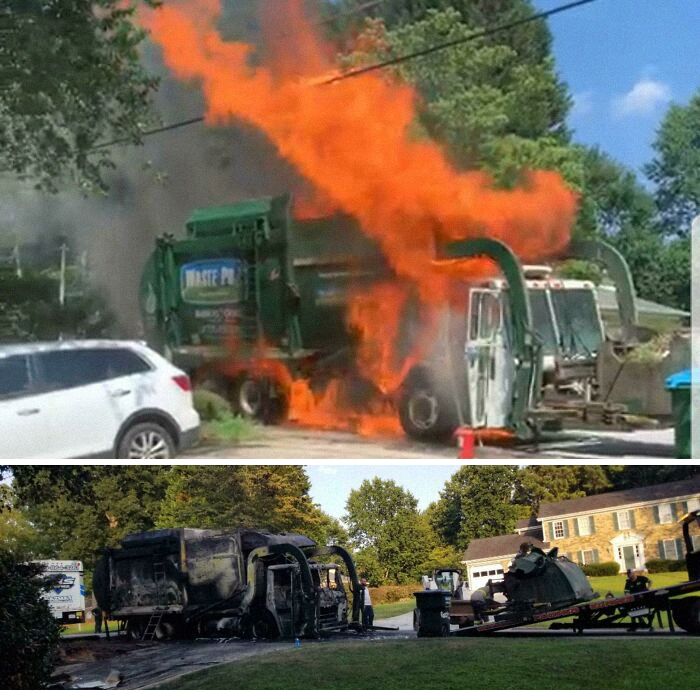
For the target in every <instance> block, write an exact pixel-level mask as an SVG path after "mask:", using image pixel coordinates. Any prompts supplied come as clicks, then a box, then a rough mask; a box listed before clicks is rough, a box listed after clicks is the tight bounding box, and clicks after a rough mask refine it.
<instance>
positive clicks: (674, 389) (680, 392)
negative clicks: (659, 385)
mask: <svg viewBox="0 0 700 690" xmlns="http://www.w3.org/2000/svg"><path fill="white" fill-rule="evenodd" d="M698 376H700V372H698V371H696V372H695V382H696V385H697V382H698V380H699V379H698ZM691 378H692V372H691V370H690V369H686V370H685V371H679V372H678V373H677V374H673V375H672V376H669V377H668V378H667V379H666V390H668V391H669V392H670V393H671V406H672V408H673V422H674V427H675V446H676V457H677V458H679V459H684V460H688V459H690V455H691V447H690V446H691V403H690V393H691V388H690V387H691Z"/></svg>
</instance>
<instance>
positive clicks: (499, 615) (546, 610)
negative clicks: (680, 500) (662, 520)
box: [417, 510, 700, 637]
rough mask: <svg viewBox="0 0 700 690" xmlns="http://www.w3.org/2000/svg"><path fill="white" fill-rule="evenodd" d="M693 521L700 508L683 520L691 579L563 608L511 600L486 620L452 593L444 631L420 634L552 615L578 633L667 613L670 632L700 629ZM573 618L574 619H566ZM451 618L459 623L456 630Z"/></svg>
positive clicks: (659, 621) (483, 629)
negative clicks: (476, 615)
mask: <svg viewBox="0 0 700 690" xmlns="http://www.w3.org/2000/svg"><path fill="white" fill-rule="evenodd" d="M693 523H696V524H697V525H699V526H700V510H696V511H693V512H691V513H689V514H688V515H686V516H685V517H684V518H683V520H682V521H681V525H682V532H683V542H684V544H685V548H686V555H685V562H686V569H687V572H688V581H687V582H683V583H681V584H678V585H673V586H671V587H663V588H660V589H652V590H648V591H645V592H637V593H635V594H627V595H624V596H621V597H606V598H604V599H599V600H596V601H588V602H584V603H576V604H573V605H569V606H565V607H563V608H562V607H556V606H552V605H550V604H546V603H541V604H530V603H528V602H511V603H508V604H505V605H502V606H498V607H493V608H491V609H489V610H486V611H485V612H484V618H485V620H484V621H483V622H476V620H475V618H474V614H473V609H472V606H471V603H470V602H469V601H467V600H459V599H456V600H452V599H451V598H450V597H449V596H448V597H447V600H448V603H447V602H446V606H445V607H444V610H443V611H442V616H443V618H444V622H445V624H444V625H443V626H442V627H441V628H440V632H437V628H436V632H433V633H431V632H430V631H425V630H420V629H418V631H417V632H418V636H419V637H430V636H442V637H445V636H472V635H483V634H491V633H494V632H497V631H499V630H508V629H512V628H518V627H522V626H526V625H532V624H534V623H545V622H547V621H552V624H551V625H550V626H549V628H550V629H551V630H562V629H569V630H573V631H574V632H575V633H578V634H581V633H583V632H584V630H591V629H618V628H624V629H626V630H635V631H641V630H647V631H650V632H651V631H652V630H653V629H654V624H656V625H658V627H660V628H663V627H664V622H663V614H665V616H666V619H667V621H668V628H669V631H670V632H672V633H673V632H675V631H676V627H678V628H680V629H681V630H684V631H685V632H687V633H690V634H693V635H700V596H687V595H688V594H690V593H692V592H700V550H695V551H694V550H693V542H692V538H691V536H690V531H689V528H690V525H691V524H693ZM418 618H419V617H418ZM567 618H572V619H573V620H571V621H563V620H561V619H567ZM624 619H629V620H627V621H625V620H624ZM450 623H451V624H453V625H458V626H459V628H458V629H457V630H451V629H450V627H449V624H450Z"/></svg>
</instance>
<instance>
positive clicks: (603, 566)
mask: <svg viewBox="0 0 700 690" xmlns="http://www.w3.org/2000/svg"><path fill="white" fill-rule="evenodd" d="M581 570H583V572H584V573H586V575H588V577H605V576H607V575H617V574H618V573H619V572H620V564H619V563H615V561H606V562H605V563H586V564H585V565H582V566H581Z"/></svg>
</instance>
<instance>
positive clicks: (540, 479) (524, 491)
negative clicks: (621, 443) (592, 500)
mask: <svg viewBox="0 0 700 690" xmlns="http://www.w3.org/2000/svg"><path fill="white" fill-rule="evenodd" d="M611 487H612V482H611V481H610V478H609V477H608V475H607V474H606V472H605V470H604V469H603V468H602V467H601V466H600V465H528V466H526V467H524V468H522V470H521V471H520V472H519V473H518V478H517V481H516V488H515V493H514V496H513V500H514V501H515V502H516V503H521V504H524V505H527V506H530V508H531V511H532V512H531V514H533V515H536V514H537V512H538V510H539V507H540V504H541V503H543V502H552V501H565V500H567V499H569V498H579V497H581V496H591V495H593V494H599V493H602V492H604V491H608V490H610V489H611Z"/></svg>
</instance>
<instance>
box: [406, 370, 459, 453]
mask: <svg viewBox="0 0 700 690" xmlns="http://www.w3.org/2000/svg"><path fill="white" fill-rule="evenodd" d="M399 419H400V420H401V426H402V427H403V430H404V431H405V432H406V434H407V435H408V436H410V437H412V438H415V439H418V440H444V439H446V438H448V437H449V435H450V434H451V433H452V431H453V430H454V420H453V414H452V406H451V405H450V404H449V402H448V401H447V399H446V397H445V396H444V395H443V394H441V393H440V392H439V391H438V390H437V389H436V387H435V385H434V384H433V382H432V381H430V380H429V378H428V376H427V374H425V373H423V372H419V373H415V374H413V375H410V376H409V378H408V379H407V381H406V383H405V384H404V388H403V392H402V395H401V398H400V399H399Z"/></svg>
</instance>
